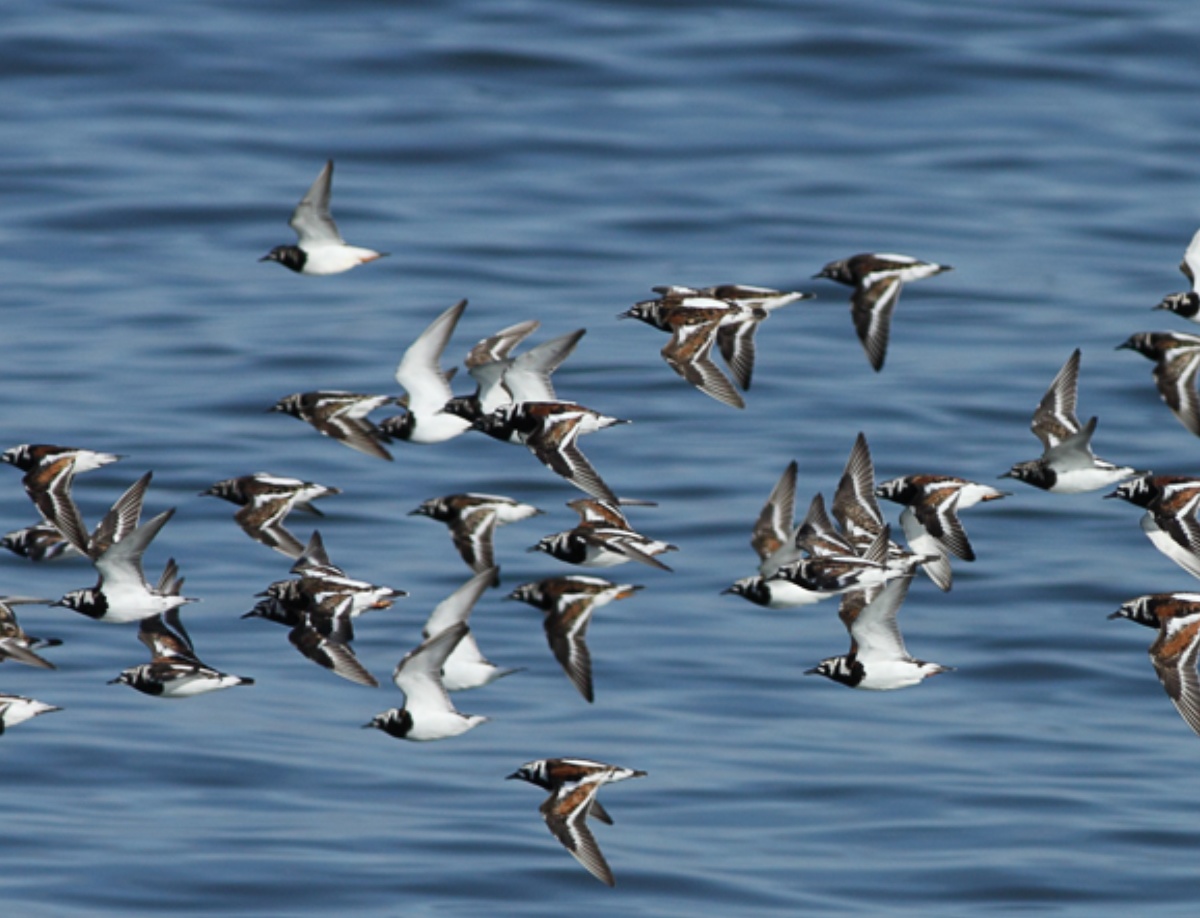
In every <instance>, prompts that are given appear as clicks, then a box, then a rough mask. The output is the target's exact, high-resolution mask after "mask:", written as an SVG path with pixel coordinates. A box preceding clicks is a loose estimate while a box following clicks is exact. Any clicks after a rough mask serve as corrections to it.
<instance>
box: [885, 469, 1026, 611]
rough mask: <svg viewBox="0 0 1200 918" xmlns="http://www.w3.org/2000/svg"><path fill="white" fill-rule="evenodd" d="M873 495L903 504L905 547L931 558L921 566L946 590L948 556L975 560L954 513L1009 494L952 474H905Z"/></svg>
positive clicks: (965, 533) (965, 535)
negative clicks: (906, 545) (906, 541)
mask: <svg viewBox="0 0 1200 918" xmlns="http://www.w3.org/2000/svg"><path fill="white" fill-rule="evenodd" d="M875 493H876V495H877V496H879V497H882V498H884V499H885V500H892V501H895V502H896V503H898V504H903V505H904V510H903V511H902V512H901V514H900V526H901V528H902V529H903V530H904V537H905V539H907V540H908V547H909V548H910V549H911V550H912V551H913V552H916V553H917V554H922V555H928V556H931V557H933V558H934V559H935V560H932V561H926V562H925V563H923V564H922V565H921V567H922V568H923V569H924V571H925V573H927V574H928V575H929V578H930V579H931V580H932V581H933V582H934V583H935V584H937V586H938V588H939V589H941V590H949V589H950V586H951V583H952V582H953V574H952V573H951V571H950V555H952V554H953V555H955V556H956V557H958V558H961V559H962V560H963V561H974V560H975V551H974V549H973V548H971V542H970V540H969V539H968V538H967V531H966V530H965V529H963V526H962V522H961V521H960V520H959V518H958V511H959V510H965V509H967V508H968V507H974V506H975V505H976V504H978V503H981V502H982V501H990V500H999V499H1000V498H1001V497H1007V496H1008V493H1009V492H1007V491H1001V490H1000V489H999V488H993V487H992V486H991V485H984V484H978V483H977V482H974V481H968V480H967V479H965V478H956V477H954V476H952V475H905V476H903V477H901V478H893V479H892V480H891V481H885V482H884V483H883V484H881V485H879V487H877V488H876V489H875Z"/></svg>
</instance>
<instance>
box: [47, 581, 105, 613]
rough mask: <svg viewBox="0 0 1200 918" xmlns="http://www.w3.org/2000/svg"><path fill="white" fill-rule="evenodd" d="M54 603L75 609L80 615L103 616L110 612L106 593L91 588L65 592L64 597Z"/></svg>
mask: <svg viewBox="0 0 1200 918" xmlns="http://www.w3.org/2000/svg"><path fill="white" fill-rule="evenodd" d="M54 605H56V606H64V607H66V608H68V609H73V610H74V611H76V612H78V613H79V614H80V615H86V616H88V617H89V618H103V617H104V615H105V613H107V612H108V600H107V599H106V598H105V596H104V594H103V593H102V592H101V591H100V590H96V589H91V588H89V589H84V590H72V591H71V592H69V593H64V594H63V597H62V599H60V600H59V601H58V602H56V603H54Z"/></svg>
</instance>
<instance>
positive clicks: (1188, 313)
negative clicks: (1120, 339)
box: [1134, 291, 1200, 350]
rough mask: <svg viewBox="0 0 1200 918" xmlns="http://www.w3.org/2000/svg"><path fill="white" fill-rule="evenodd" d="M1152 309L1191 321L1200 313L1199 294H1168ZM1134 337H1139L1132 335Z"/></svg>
mask: <svg viewBox="0 0 1200 918" xmlns="http://www.w3.org/2000/svg"><path fill="white" fill-rule="evenodd" d="M1154 308H1155V309H1165V310H1166V311H1167V312H1173V313H1175V314H1176V315H1177V316H1182V317H1183V318H1185V319H1191V318H1194V317H1195V315H1196V313H1197V312H1200V293H1195V292H1191V291H1189V292H1188V293H1169V294H1167V295H1166V296H1165V297H1163V301H1162V302H1161V303H1159V304H1158V305H1157V306H1155V307H1154ZM1134 337H1135V338H1136V337H1139V336H1137V335H1134ZM1139 350H1140V349H1139Z"/></svg>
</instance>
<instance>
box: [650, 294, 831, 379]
mask: <svg viewBox="0 0 1200 918" xmlns="http://www.w3.org/2000/svg"><path fill="white" fill-rule="evenodd" d="M654 292H655V293H657V294H659V296H660V297H662V298H664V299H668V298H671V297H707V298H709V299H714V300H723V301H724V302H726V303H732V304H733V305H734V306H737V307H738V308H739V309H743V310H746V313H747V315H748V318H747V319H745V320H744V321H741V322H729V323H727V324H725V325H722V326H721V327H720V328H719V329H718V330H717V347H718V349H719V350H720V351H721V356H722V357H723V358H724V359H725V363H726V364H728V365H729V370H730V372H731V373H733V378H734V380H735V381H736V382H737V384H738V385H739V386H741V387H742V388H743V389H749V388H750V382H751V378H752V377H753V375H754V354H755V348H754V334H755V332H757V331H758V326H759V325H761V324H762V323H763V321H764V320H765V319H766V318H767V317H768V316H769V315H770V314H771V313H772V312H774V311H775V310H776V309H780V308H782V307H784V306H787V305H789V304H791V303H795V302H798V301H799V300H811V299H813V297H814V294H812V293H800V292H799V291H796V290H774V289H772V288H770V287H756V286H753V285H751V284H717V285H715V286H712V287H699V288H697V287H685V286H679V285H672V286H666V287H655V288H654ZM760 313H766V315H760Z"/></svg>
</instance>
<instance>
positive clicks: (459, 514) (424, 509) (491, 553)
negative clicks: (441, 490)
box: [409, 493, 542, 586]
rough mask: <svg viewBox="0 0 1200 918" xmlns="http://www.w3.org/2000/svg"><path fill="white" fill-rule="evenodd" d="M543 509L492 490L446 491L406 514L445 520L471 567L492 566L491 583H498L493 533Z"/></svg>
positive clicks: (453, 538)
mask: <svg viewBox="0 0 1200 918" xmlns="http://www.w3.org/2000/svg"><path fill="white" fill-rule="evenodd" d="M541 513H542V511H541V510H539V509H538V508H537V507H534V506H533V505H532V504H523V503H520V502H519V501H516V500H514V499H513V498H511V497H501V496H498V495H495V494H471V493H467V494H447V495H446V496H445V497H434V498H430V499H429V500H427V501H425V502H424V503H422V504H421V506H419V507H417V509H415V510H413V511H411V512H410V513H409V516H427V517H429V518H430V519H431V520H437V521H438V522H439V523H445V524H446V525H447V526H448V527H449V529H450V538H451V540H453V542H454V547H455V548H456V549H458V553H459V555H460V556H461V557H462V559H463V561H465V562H466V563H467V566H468V567H470V568H471V570H473V571H475V572H476V573H478V572H479V571H483V570H489V569H490V570H492V571H493V572H494V573H495V576H496V582H495V583H494V584H492V585H493V586H497V585H499V582H500V579H499V578H500V569H499V568H498V567H497V566H496V561H495V549H494V533H495V531H496V528H497V527H499V526H507V525H508V524H509V523H515V522H518V521H520V520H526V519H529V518H530V517H532V516H539V515H541Z"/></svg>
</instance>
